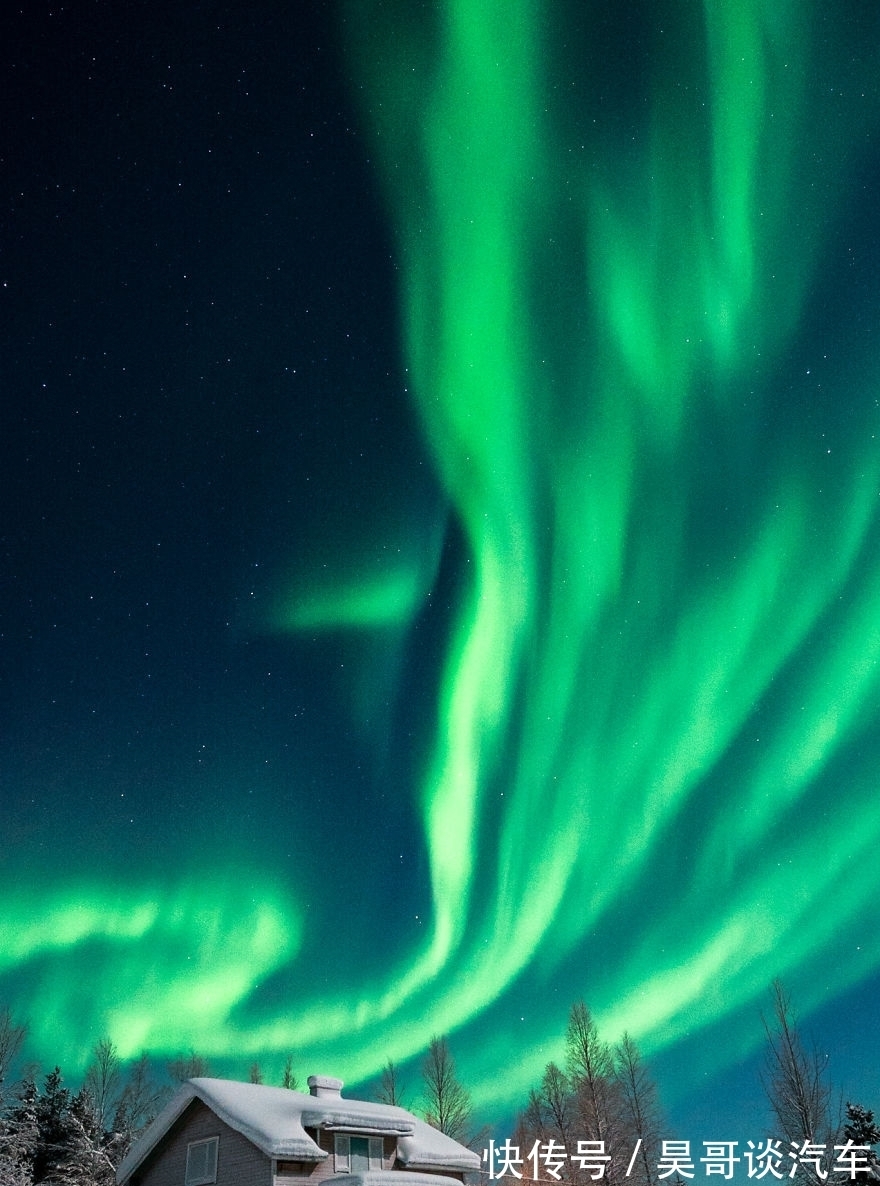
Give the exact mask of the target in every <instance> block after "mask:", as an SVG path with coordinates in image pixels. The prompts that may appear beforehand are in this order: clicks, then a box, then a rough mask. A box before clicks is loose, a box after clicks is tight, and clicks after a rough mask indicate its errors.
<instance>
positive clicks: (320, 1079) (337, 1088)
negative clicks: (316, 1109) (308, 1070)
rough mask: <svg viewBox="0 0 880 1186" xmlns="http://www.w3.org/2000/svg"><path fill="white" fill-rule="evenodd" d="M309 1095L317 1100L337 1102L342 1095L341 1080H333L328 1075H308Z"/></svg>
mask: <svg viewBox="0 0 880 1186" xmlns="http://www.w3.org/2000/svg"><path fill="white" fill-rule="evenodd" d="M308 1084H309V1095H314V1096H316V1097H317V1098H318V1099H319V1100H326V1099H334V1100H338V1099H339V1097H340V1096H341V1095H342V1080H341V1079H333V1078H331V1076H330V1075H309V1078H308Z"/></svg>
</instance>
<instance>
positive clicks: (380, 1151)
mask: <svg viewBox="0 0 880 1186" xmlns="http://www.w3.org/2000/svg"><path fill="white" fill-rule="evenodd" d="M352 1137H358V1138H359V1139H361V1140H366V1142H367V1164H368V1167H369V1170H370V1171H372V1170H381V1169H384V1168H385V1138H384V1137H383V1136H376V1135H375V1134H372V1135H371V1134H370V1133H366V1132H335V1133H334V1134H333V1170H334V1172H335V1173H337V1174H350V1173H352V1172H353V1171H352V1168H351V1138H352Z"/></svg>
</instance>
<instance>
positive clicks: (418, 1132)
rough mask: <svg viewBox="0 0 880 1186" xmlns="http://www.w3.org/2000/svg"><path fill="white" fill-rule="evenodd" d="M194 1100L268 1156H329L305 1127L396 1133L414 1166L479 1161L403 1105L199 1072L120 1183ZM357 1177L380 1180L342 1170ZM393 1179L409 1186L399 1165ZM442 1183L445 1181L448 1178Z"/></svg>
mask: <svg viewBox="0 0 880 1186" xmlns="http://www.w3.org/2000/svg"><path fill="white" fill-rule="evenodd" d="M328 1082H329V1081H328ZM337 1082H338V1081H337ZM194 1100H201V1101H202V1103H203V1104H205V1105H206V1106H207V1107H208V1108H210V1109H211V1111H212V1112H214V1113H215V1114H216V1115H217V1116H219V1118H220V1119H221V1120H223V1121H224V1122H225V1123H226V1124H228V1125H229V1127H230V1128H232V1129H235V1131H236V1132H240V1133H241V1134H242V1135H243V1136H245V1137H247V1139H248V1140H249V1141H250V1142H251V1143H252V1144H254V1145H256V1147H257V1148H258V1149H261V1150H262V1151H263V1153H265V1154H266V1156H267V1157H279V1158H285V1159H287V1160H291V1161H311V1162H318V1161H322V1160H323V1159H324V1158H325V1157H327V1156H328V1154H327V1152H326V1150H324V1149H321V1148H320V1147H319V1146H318V1145H317V1144H316V1143H315V1141H313V1140H312V1138H311V1137H310V1136H309V1135H308V1133H307V1132H306V1131H305V1130H306V1128H312V1129H317V1128H320V1129H324V1130H325V1131H328V1132H354V1133H358V1132H360V1133H369V1134H373V1135H379V1134H383V1135H388V1136H396V1137H398V1144H397V1156H398V1160H399V1161H400V1163H401V1164H402V1165H403V1166H405V1167H406V1168H407V1169H411V1170H440V1171H441V1172H442V1171H443V1170H456V1171H460V1170H466V1169H478V1168H479V1166H480V1159H479V1157H478V1156H477V1154H476V1153H472V1152H471V1151H470V1149H466V1148H465V1147H464V1146H463V1145H459V1144H458V1142H457V1141H453V1140H452V1138H451V1137H447V1136H445V1135H444V1134H443V1133H441V1132H438V1131H437V1130H436V1129H434V1128H431V1127H430V1125H428V1124H425V1122H424V1121H422V1120H418V1119H417V1118H416V1117H415V1116H413V1115H412V1113H410V1112H407V1111H406V1110H405V1109H404V1108H396V1107H392V1106H391V1105H389V1104H377V1103H371V1102H369V1101H367V1100H349V1099H342V1097H341V1095H340V1094H339V1092H338V1091H336V1092H334V1093H332V1094H329V1095H327V1096H324V1095H323V1094H321V1095H318V1096H315V1095H305V1094H303V1093H302V1092H299V1091H290V1090H288V1089H287V1088H286V1087H267V1086H266V1085H265V1084H262V1083H237V1082H234V1081H233V1080H231V1079H202V1078H199V1079H190V1080H189V1081H188V1082H187V1083H184V1084H183V1085H182V1086H181V1087H180V1088H179V1090H178V1091H177V1092H176V1094H175V1095H174V1096H173V1097H172V1099H171V1100H170V1101H169V1102H168V1104H167V1105H166V1106H165V1108H163V1110H162V1111H161V1112H160V1113H159V1115H158V1116H157V1117H156V1119H155V1120H154V1121H153V1123H152V1124H150V1125H149V1126H148V1127H147V1129H146V1130H145V1131H144V1133H143V1135H142V1136H141V1137H140V1138H139V1140H137V1141H136V1142H135V1144H134V1145H132V1147H131V1149H130V1150H129V1152H128V1154H127V1155H126V1156H125V1158H124V1159H123V1161H122V1164H121V1165H120V1167H119V1169H118V1171H117V1174H116V1181H117V1182H119V1183H123V1182H125V1181H127V1179H128V1178H130V1177H131V1175H132V1174H133V1173H134V1171H135V1170H136V1169H137V1167H138V1166H139V1165H140V1164H141V1163H142V1162H143V1161H144V1160H145V1159H146V1158H147V1157H148V1156H149V1154H150V1153H152V1151H153V1150H154V1149H155V1148H156V1146H157V1145H158V1144H159V1142H160V1141H161V1140H162V1138H163V1137H164V1136H165V1134H166V1133H167V1132H168V1130H169V1129H170V1128H171V1127H172V1125H173V1124H174V1123H175V1122H176V1121H177V1120H178V1119H179V1118H180V1117H181V1116H182V1115H183V1113H184V1111H185V1110H186V1109H187V1108H188V1107H189V1106H190V1104H191V1103H192V1102H193V1101H194ZM353 1176H354V1177H363V1178H364V1179H365V1181H364V1183H363V1184H362V1186H380V1183H379V1182H378V1180H377V1182H376V1183H372V1182H366V1178H367V1177H370V1178H372V1177H374V1176H375V1173H373V1174H369V1175H366V1174H365V1175H340V1179H342V1178H343V1177H345V1178H349V1177H353ZM406 1176H407V1177H408V1176H409V1175H406ZM394 1182H395V1184H396V1186H407V1184H406V1183H405V1182H403V1181H402V1180H401V1177H400V1171H394ZM352 1186H353V1184H352ZM419 1186H429V1183H428V1182H427V1181H426V1180H425V1175H424V1174H421V1175H420V1176H419ZM444 1186H448V1181H447V1182H445V1183H444Z"/></svg>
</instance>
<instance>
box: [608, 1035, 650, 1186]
mask: <svg viewBox="0 0 880 1186" xmlns="http://www.w3.org/2000/svg"><path fill="white" fill-rule="evenodd" d="M614 1075H615V1078H616V1080H617V1083H618V1085H619V1087H620V1100H621V1103H622V1112H623V1121H624V1124H625V1127H626V1130H627V1144H628V1145H631V1146H632V1148H633V1149H635V1148H636V1147H637V1145H636V1142H639V1144H638V1149H639V1154H638V1157H637V1160H636V1166H635V1167H634V1172H633V1175H632V1176H633V1178H634V1179H635V1180H636V1181H639V1180H640V1181H641V1182H642V1183H643V1186H657V1183H658V1181H659V1179H658V1177H657V1162H658V1157H659V1150H660V1129H661V1117H660V1106H659V1104H658V1102H657V1087H656V1084H655V1083H654V1081H653V1079H652V1078H651V1076H650V1075H649V1074H648V1070H647V1068H646V1066H645V1064H644V1062H643V1061H642V1056H641V1054H640V1053H639V1049H638V1047H637V1046H636V1044H635V1042H634V1041H633V1039H632V1038H631V1037H630V1036H629V1034H628V1033H624V1035H623V1037H622V1038H621V1039H620V1041H619V1042H618V1043H617V1045H616V1046H615V1047H614Z"/></svg>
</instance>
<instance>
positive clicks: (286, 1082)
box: [281, 1054, 299, 1091]
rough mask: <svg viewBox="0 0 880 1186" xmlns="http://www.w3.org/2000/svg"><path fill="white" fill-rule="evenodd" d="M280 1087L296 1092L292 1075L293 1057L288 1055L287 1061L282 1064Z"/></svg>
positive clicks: (294, 1077)
mask: <svg viewBox="0 0 880 1186" xmlns="http://www.w3.org/2000/svg"><path fill="white" fill-rule="evenodd" d="M281 1086H282V1087H286V1088H287V1089H288V1090H289V1091H296V1090H298V1088H299V1083H298V1082H297V1078H296V1075H294V1073H293V1055H292V1054H288V1056H287V1060H286V1062H285V1063H284V1073H283V1075H282V1078H281Z"/></svg>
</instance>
